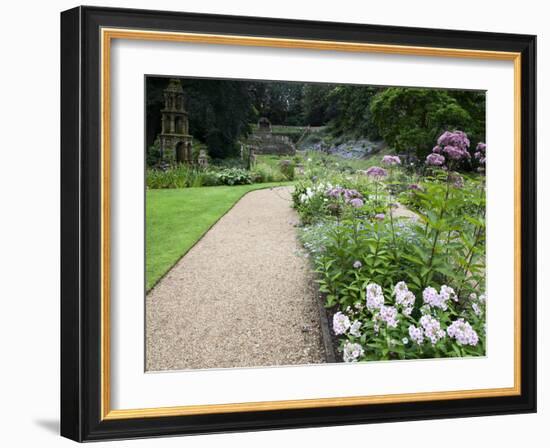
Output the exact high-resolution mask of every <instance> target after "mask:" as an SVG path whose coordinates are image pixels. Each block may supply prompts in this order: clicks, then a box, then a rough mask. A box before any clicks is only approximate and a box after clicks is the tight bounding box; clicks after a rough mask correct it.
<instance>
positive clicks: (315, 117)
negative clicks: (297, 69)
mask: <svg viewBox="0 0 550 448" xmlns="http://www.w3.org/2000/svg"><path fill="white" fill-rule="evenodd" d="M333 87H334V86H333V85H332V84H305V85H304V91H303V99H302V109H303V120H304V124H306V125H311V126H322V125H324V124H326V123H327V122H328V121H329V120H330V119H331V118H333V116H334V112H335V109H334V108H332V107H331V102H330V92H331V90H332V89H333Z"/></svg>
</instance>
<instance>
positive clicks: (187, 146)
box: [159, 79, 193, 164]
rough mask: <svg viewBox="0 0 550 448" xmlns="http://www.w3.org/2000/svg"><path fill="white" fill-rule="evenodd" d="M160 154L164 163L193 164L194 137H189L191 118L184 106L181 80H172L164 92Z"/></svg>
mask: <svg viewBox="0 0 550 448" xmlns="http://www.w3.org/2000/svg"><path fill="white" fill-rule="evenodd" d="M161 113H162V131H161V134H160V136H159V137H160V154H161V159H162V160H164V161H170V162H173V161H175V162H176V163H187V164H191V163H192V162H193V156H192V153H191V148H192V142H193V137H192V136H191V135H189V117H188V113H187V111H186V110H185V107H184V104H183V88H182V86H181V82H180V80H179V79H170V82H169V83H168V87H166V89H165V90H164V108H163V109H162V110H161Z"/></svg>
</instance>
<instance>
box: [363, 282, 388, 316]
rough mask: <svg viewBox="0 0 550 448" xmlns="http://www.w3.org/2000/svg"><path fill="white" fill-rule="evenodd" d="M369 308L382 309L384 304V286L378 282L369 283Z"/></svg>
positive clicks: (372, 309)
mask: <svg viewBox="0 0 550 448" xmlns="http://www.w3.org/2000/svg"><path fill="white" fill-rule="evenodd" d="M366 289H367V308H368V310H369V311H375V310H378V309H380V308H381V307H382V306H383V305H384V294H383V293H382V288H381V287H380V286H379V285H377V284H376V283H369V284H368V285H367V288H366Z"/></svg>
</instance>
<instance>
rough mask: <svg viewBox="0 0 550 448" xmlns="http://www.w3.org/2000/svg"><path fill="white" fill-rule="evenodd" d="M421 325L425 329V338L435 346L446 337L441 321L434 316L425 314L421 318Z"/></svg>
mask: <svg viewBox="0 0 550 448" xmlns="http://www.w3.org/2000/svg"><path fill="white" fill-rule="evenodd" d="M420 325H422V328H423V329H424V336H425V337H427V338H428V339H429V340H430V341H431V343H432V344H433V345H435V344H437V341H439V340H440V339H443V338H444V337H445V331H443V330H442V329H441V324H440V323H439V321H438V320H437V319H436V318H435V317H432V316H429V315H427V314H425V315H424V316H422V317H421V318H420Z"/></svg>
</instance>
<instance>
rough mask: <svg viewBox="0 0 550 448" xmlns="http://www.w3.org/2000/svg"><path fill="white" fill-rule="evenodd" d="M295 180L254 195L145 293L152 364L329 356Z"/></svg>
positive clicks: (167, 366) (189, 365) (278, 361)
mask: <svg viewBox="0 0 550 448" xmlns="http://www.w3.org/2000/svg"><path fill="white" fill-rule="evenodd" d="M291 188H292V187H278V188H273V189H265V190H257V191H253V192H250V193H248V194H246V195H245V196H244V197H243V198H242V199H241V200H240V201H239V202H238V203H237V204H236V205H235V206H234V207H233V208H232V209H231V210H230V211H229V212H228V213H227V214H226V215H225V216H224V217H222V218H221V219H220V220H219V221H218V222H217V223H216V224H215V225H214V226H213V227H212V228H211V229H210V230H209V231H208V232H207V233H206V234H205V235H204V237H203V238H202V239H201V240H200V241H199V242H198V243H197V244H196V245H195V246H194V247H193V248H192V249H191V250H190V251H189V252H188V253H187V254H186V255H185V256H184V257H183V258H182V259H181V260H180V261H179V262H178V263H177V264H176V265H175V266H174V267H173V268H172V269H171V270H170V272H168V274H167V275H166V276H165V277H164V278H163V279H162V280H161V281H160V282H159V283H158V284H157V285H156V286H155V287H154V288H153V289H152V290H151V291H150V293H149V294H148V295H147V298H146V369H147V370H148V371H153V370H176V369H178V370H179V369H204V368H222V367H257V366H280V365H291V364H314V363H322V362H325V353H324V349H323V345H322V339H321V338H322V336H321V331H320V327H319V311H318V304H317V303H316V302H315V300H316V295H315V284H314V283H313V281H312V280H313V277H312V274H311V271H310V266H309V262H308V259H307V258H306V257H305V256H304V255H303V253H302V250H301V248H300V245H299V242H298V240H297V238H296V230H295V228H294V225H295V223H296V222H297V221H298V218H297V215H296V213H295V211H294V210H293V209H292V208H291V201H290V192H291Z"/></svg>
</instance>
